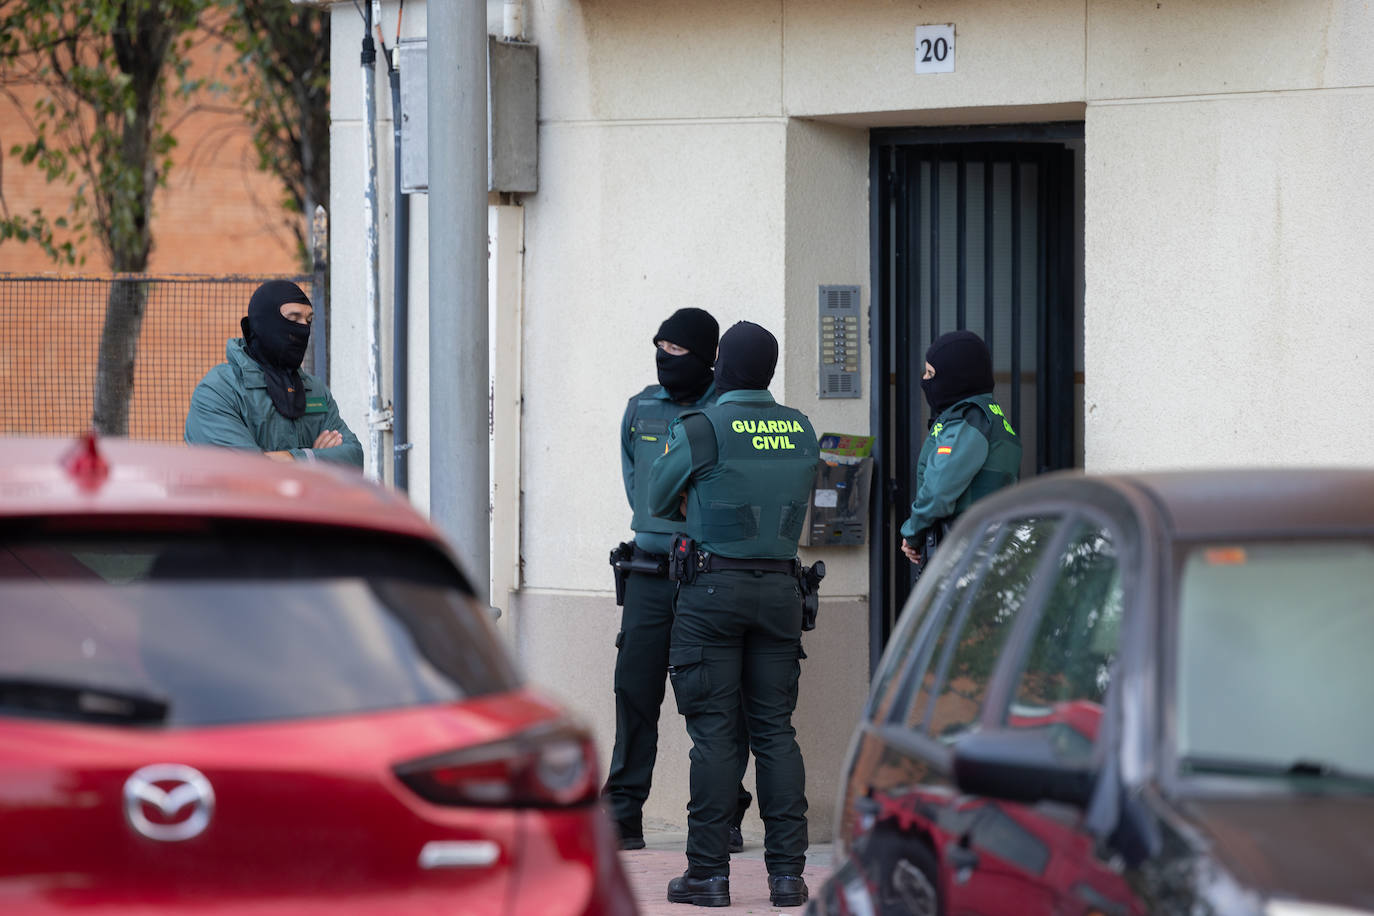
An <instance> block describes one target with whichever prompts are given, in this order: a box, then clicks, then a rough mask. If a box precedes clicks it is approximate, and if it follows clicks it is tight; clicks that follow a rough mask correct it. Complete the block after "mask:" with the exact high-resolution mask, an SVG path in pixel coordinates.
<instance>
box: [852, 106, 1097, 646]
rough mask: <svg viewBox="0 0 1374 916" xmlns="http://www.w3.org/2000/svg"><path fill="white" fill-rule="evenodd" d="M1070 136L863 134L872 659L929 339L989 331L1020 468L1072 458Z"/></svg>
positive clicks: (902, 563) (884, 615)
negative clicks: (868, 269)
mask: <svg viewBox="0 0 1374 916" xmlns="http://www.w3.org/2000/svg"><path fill="white" fill-rule="evenodd" d="M1082 135H1083V134H1082V125H1081V124H1056V125H1036V126H1033V127H1028V128H1015V129H1011V128H992V129H977V128H967V129H962V130H954V131H920V130H908V131H893V132H874V136H873V150H872V187H873V189H874V195H873V198H872V206H873V214H872V239H873V246H874V252H873V263H874V268H875V277H874V283H873V289H874V290H875V303H874V304H875V309H874V315H873V322H874V329H875V332H876V333H875V340H874V356H873V361H872V362H873V366H874V373H875V377H874V382H873V388H872V390H873V392H874V398H873V403H874V414H875V415H874V423H873V428H874V429H875V430H877V431H879V442H880V448H879V451H880V453H881V454H880V455H879V458H878V462H879V466H878V468H877V469H876V470H877V474H876V475H875V480H882V481H886V483H887V486H886V487H885V488H884V487H878V486H875V488H874V489H875V492H877V493H878V496H877V498H876V501H877V503H878V505H875V507H874V508H875V511H876V513H877V514H876V515H875V521H877V522H878V524H877V525H875V536H874V538H873V551H874V555H873V561H872V569H871V573H872V580H871V583H872V598H871V600H872V604H873V607H872V620H871V624H872V626H871V627H870V632H871V633H872V648H873V662H874V663H875V664H876V660H877V657H878V654H880V652H881V648H882V646H883V645H884V644H885V643H886V641H887V637H888V634H889V633H890V632H891V628H892V625H893V623H894V622H895V620H896V616H897V614H898V613H899V612H900V610H901V606H902V604H903V602H904V601H905V599H906V597H907V594H908V593H909V592H910V589H911V585H912V584H913V581H914V580H913V579H912V577H911V566H910V564H909V563H907V561H906V560H905V559H904V558H903V557H902V556H901V554H900V552H899V550H898V546H899V543H900V536H899V535H898V534H897V528H898V526H900V525H901V523H902V522H903V521H904V520H905V519H906V516H907V512H908V510H909V507H910V505H911V500H912V498H913V493H912V488H913V486H914V473H915V460H916V457H917V455H919V453H920V449H921V445H922V443H923V442H924V440H925V436H926V428H927V422H928V420H929V417H928V415H927V408H926V405H925V403H924V399H923V398H922V396H921V389H920V379H921V373H922V371H923V369H924V366H925V350H926V348H927V347H928V346H929V345H930V342H931V341H932V340H934V339H935V338H936V337H938V336H939V335H940V334H943V333H945V332H947V331H952V330H956V329H965V328H967V329H970V330H973V331H975V332H977V333H978V334H979V335H981V336H982V337H983V339H984V340H985V341H987V343H988V346H989V348H990V349H991V350H992V354H993V369H994V376H995V378H996V381H997V388H996V396H997V398H998V400H999V402H1000V403H1001V404H1002V405H1003V407H1005V408H1007V411H1008V413H1009V415H1010V418H1011V422H1012V424H1013V425H1014V426H1015V428H1016V430H1017V432H1018V434H1019V435H1020V436H1021V441H1022V444H1023V447H1024V450H1025V451H1024V457H1023V461H1022V469H1021V473H1022V478H1023V479H1024V478H1025V477H1028V476H1031V475H1032V474H1036V473H1040V472H1043V471H1049V470H1056V469H1059V468H1065V467H1071V466H1073V464H1074V463H1075V456H1076V455H1077V454H1078V451H1077V448H1076V443H1075V435H1076V434H1075V432H1074V430H1075V425H1076V422H1075V401H1076V400H1077V398H1076V395H1075V365H1076V356H1077V352H1078V350H1077V345H1078V340H1079V338H1080V336H1081V335H1080V334H1079V332H1078V325H1079V319H1078V317H1077V315H1078V314H1079V313H1078V310H1077V309H1076V304H1077V295H1078V293H1077V290H1078V284H1077V268H1076V263H1077V261H1076V259H1075V247H1074V246H1075V240H1076V239H1077V238H1078V232H1077V228H1078V225H1079V222H1080V221H1081V217H1080V215H1079V211H1078V208H1077V207H1076V206H1075V193H1074V191H1075V187H1076V182H1077V173H1076V169H1077V168H1078V167H1079V166H1078V165H1077V164H1076V161H1075V153H1074V150H1073V149H1071V148H1070V147H1069V146H1068V145H1066V142H1068V141H1073V140H1076V139H1079V138H1081V137H1082ZM1013 138H1014V139H1015V141H1019V142H1013Z"/></svg>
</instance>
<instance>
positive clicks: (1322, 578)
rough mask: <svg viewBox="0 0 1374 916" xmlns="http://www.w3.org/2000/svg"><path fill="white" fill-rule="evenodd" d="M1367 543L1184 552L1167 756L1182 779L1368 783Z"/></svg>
mask: <svg viewBox="0 0 1374 916" xmlns="http://www.w3.org/2000/svg"><path fill="white" fill-rule="evenodd" d="M1371 608H1374V544H1372V543H1370V542H1369V541H1366V540H1359V539H1348V540H1335V539H1333V540H1323V541H1274V542H1258V543H1256V542H1248V543H1247V542H1239V543H1222V544H1199V545H1190V546H1188V547H1187V548H1185V549H1184V559H1183V565H1182V577H1181V587H1180V592H1179V597H1178V642H1177V649H1176V651H1177V671H1178V673H1177V684H1176V688H1177V694H1176V697H1175V701H1174V703H1175V719H1176V721H1177V728H1178V736H1177V741H1178V753H1179V754H1180V756H1181V757H1182V758H1183V760H1184V763H1185V768H1187V769H1190V770H1192V771H1194V772H1221V773H1228V772H1229V773H1233V774H1240V775H1253V776H1256V777H1263V776H1266V775H1272V776H1284V777H1289V776H1291V777H1294V778H1312V779H1329V780H1336V779H1340V778H1341V777H1342V776H1343V775H1347V776H1364V777H1366V778H1368V777H1374V762H1371V761H1374V728H1371V726H1370V721H1371V720H1370V716H1371V713H1370V710H1371V709H1374V676H1371V673H1370V671H1371V667H1374V664H1371V648H1372V647H1374V612H1371Z"/></svg>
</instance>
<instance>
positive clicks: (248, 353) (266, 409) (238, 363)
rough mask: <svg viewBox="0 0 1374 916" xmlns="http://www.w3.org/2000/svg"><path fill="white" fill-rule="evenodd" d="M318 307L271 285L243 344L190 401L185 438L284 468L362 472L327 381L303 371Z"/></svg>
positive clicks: (293, 289)
mask: <svg viewBox="0 0 1374 916" xmlns="http://www.w3.org/2000/svg"><path fill="white" fill-rule="evenodd" d="M313 318H314V308H313V307H312V306H311V305H310V299H309V297H307V296H306V295H305V293H304V291H302V290H301V288H300V287H299V286H297V285H296V284H294V283H291V282H289V281H287V280H269V281H267V282H266V283H263V284H262V285H261V286H259V287H258V288H257V289H256V290H255V291H254V292H253V295H252V298H250V299H249V300H248V315H247V316H246V317H245V318H244V319H243V320H242V321H241V322H240V324H241V325H242V327H243V338H242V339H238V338H235V339H232V340H230V341H229V342H228V343H227V344H226V345H225V347H224V359H225V361H224V362H223V363H220V364H219V365H218V366H216V367H215V368H213V369H211V370H210V371H209V372H207V373H206V374H205V378H203V379H201V381H200V384H199V385H197V386H196V390H195V391H194V392H192V394H191V407H190V410H189V411H187V414H186V432H185V438H186V441H187V443H189V444H191V445H219V446H224V447H226V448H237V449H245V450H248V451H257V452H262V453H263V454H265V455H266V456H267V457H269V458H274V459H276V460H278V461H317V460H318V461H329V462H334V463H336V464H348V465H353V466H354V467H359V468H361V467H362V466H363V447H362V445H361V444H360V443H359V442H358V437H357V436H355V435H353V431H352V430H350V429H349V428H348V425H347V424H345V423H344V421H343V418H342V417H341V416H339V406H338V404H336V403H335V402H334V397H333V395H331V394H330V393H329V389H328V388H327V387H325V384H324V382H323V381H321V380H320V379H317V378H315V377H314V376H313V375H311V374H310V373H308V372H302V371H301V361H302V360H303V359H304V358H305V347H306V345H307V344H308V343H309V342H310V322H311V321H312V319H313Z"/></svg>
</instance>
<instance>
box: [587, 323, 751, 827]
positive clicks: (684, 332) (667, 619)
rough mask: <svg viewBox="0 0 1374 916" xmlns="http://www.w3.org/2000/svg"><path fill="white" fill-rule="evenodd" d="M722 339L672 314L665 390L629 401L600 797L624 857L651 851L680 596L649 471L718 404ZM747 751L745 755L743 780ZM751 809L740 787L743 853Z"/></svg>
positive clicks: (662, 371) (661, 369) (660, 347)
mask: <svg viewBox="0 0 1374 916" xmlns="http://www.w3.org/2000/svg"><path fill="white" fill-rule="evenodd" d="M719 333H720V330H719V326H718V325H717V324H716V319H714V318H712V317H711V315H710V313H708V312H706V311H704V310H702V309H698V308H684V309H678V310H677V311H676V312H674V313H673V314H672V315H669V316H668V318H667V319H666V320H665V321H664V322H663V323H662V324H661V325H659V328H658V333H656V334H655V335H654V337H653V342H654V347H655V352H654V360H655V363H656V364H657V368H658V384H657V385H650V386H648V387H647V388H645V389H644V390H643V391H641V392H639V393H638V394H636V395H635V396H634V397H632V398H630V401H629V403H628V404H627V405H626V406H625V416H624V418H623V419H622V421H621V424H620V466H621V473H622V476H623V477H624V479H625V495H626V497H628V498H629V501H630V510H631V511H632V512H633V513H634V515H633V518H632V519H631V521H630V527H631V528H633V529H634V532H635V535H634V540H633V541H632V542H627V543H625V544H622V545H620V547H618V548H616V550H615V551H613V552H612V563H613V565H614V564H616V563H617V562H618V564H619V565H618V568H617V573H616V575H617V579H618V585H617V589H616V591H617V594H618V595H619V596H620V597H621V600H622V602H623V604H624V611H623V612H622V614H621V621H620V632H619V634H618V635H617V636H616V641H615V644H616V662H615V744H614V746H613V747H612V749H611V769H610V774H609V776H608V777H607V779H606V786H605V789H604V790H603V795H604V796H605V798H606V801H607V803H608V804H609V806H610V809H611V813H612V815H613V816H614V817H615V820H616V826H617V828H618V830H619V832H620V843H621V846H622V847H623V848H625V849H642V848H643V847H644V824H643V809H644V802H645V800H646V799H647V798H648V797H649V787H650V783H651V781H652V778H653V774H654V761H655V759H656V758H657V756H658V713H659V709H660V707H662V705H663V694H664V691H665V684H666V682H667V676H668V637H669V635H670V633H671V631H672V625H673V596H674V594H675V593H676V591H677V583H675V582H673V581H671V580H669V579H668V560H667V556H668V546H669V542H670V541H671V540H672V535H673V532H674V531H676V530H677V529H678V527H680V526H679V525H678V524H677V523H676V522H673V521H671V520H669V519H667V518H661V517H657V516H655V515H654V514H653V513H652V512H650V511H649V509H648V506H647V500H646V499H645V497H644V491H645V489H646V488H647V486H648V483H649V468H650V466H652V464H653V461H654V459H655V458H657V457H658V456H659V455H661V454H663V446H664V443H665V442H667V439H668V425H669V424H670V423H671V422H672V421H673V420H675V419H677V417H678V416H680V415H681V414H682V413H683V412H685V411H688V410H695V409H699V408H701V407H705V406H706V405H707V404H710V403H713V402H714V401H715V399H716V388H715V385H714V380H715V376H714V373H713V371H712V368H711V367H712V366H713V365H714V364H715V361H716V340H717V337H718V336H719ZM616 557H620V559H619V560H618V561H617V559H616ZM742 727H743V722H742V720H741V728H742ZM746 740H747V736H746ZM747 753H748V750H747V747H746V749H745V755H746V756H745V757H744V759H743V760H742V761H741V763H740V767H739V772H740V775H741V776H742V775H743V773H744V767H745V765H746V764H747V763H748V757H747ZM738 782H739V780H738V779H736V783H737V784H738ZM750 801H751V796H750V794H749V793H748V792H746V791H745V790H744V787H743V786H742V785H740V786H739V790H738V797H737V803H736V813H735V816H734V817H733V818H732V820H731V827H730V833H731V836H730V845H731V847H732V848H734V849H735V850H736V851H738V850H740V849H743V848H744V838H743V835H742V834H741V832H740V826H739V825H740V821H741V820H742V819H743V817H744V812H745V810H746V809H747V808H748V807H749V802H750Z"/></svg>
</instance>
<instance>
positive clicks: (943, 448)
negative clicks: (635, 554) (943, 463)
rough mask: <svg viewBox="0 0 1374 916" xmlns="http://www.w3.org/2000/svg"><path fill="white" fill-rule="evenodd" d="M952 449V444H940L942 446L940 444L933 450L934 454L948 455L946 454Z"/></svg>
mask: <svg viewBox="0 0 1374 916" xmlns="http://www.w3.org/2000/svg"><path fill="white" fill-rule="evenodd" d="M952 451H954V447H953V446H949V445H942V446H940V447H939V448H937V449H936V450H935V454H937V455H948V454H949V453H950V452H952Z"/></svg>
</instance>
